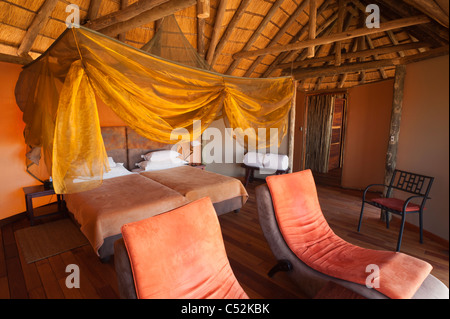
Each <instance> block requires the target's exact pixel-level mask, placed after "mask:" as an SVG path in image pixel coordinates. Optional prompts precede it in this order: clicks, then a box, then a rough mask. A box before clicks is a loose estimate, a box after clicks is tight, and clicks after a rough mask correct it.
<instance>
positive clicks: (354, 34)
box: [233, 15, 430, 59]
mask: <svg viewBox="0 0 450 319" xmlns="http://www.w3.org/2000/svg"><path fill="white" fill-rule="evenodd" d="M429 22H430V19H429V18H428V17H427V16H424V15H422V16H416V17H410V18H404V19H398V20H393V21H389V22H386V23H383V24H381V26H380V28H373V29H368V28H361V29H355V30H351V31H347V32H341V33H335V34H332V35H330V36H327V37H322V38H317V39H315V40H307V41H303V42H299V43H293V44H288V45H283V46H273V47H269V48H266V49H261V50H253V51H241V52H238V53H235V54H234V55H233V58H234V59H238V58H249V57H254V56H261V55H267V54H278V53H280V52H285V51H292V50H300V49H304V48H308V47H310V46H316V45H321V44H329V43H333V42H336V41H345V40H348V39H353V38H358V37H362V36H365V35H368V34H375V33H379V32H384V31H388V30H394V29H400V28H404V27H409V26H413V25H419V24H424V23H429Z"/></svg>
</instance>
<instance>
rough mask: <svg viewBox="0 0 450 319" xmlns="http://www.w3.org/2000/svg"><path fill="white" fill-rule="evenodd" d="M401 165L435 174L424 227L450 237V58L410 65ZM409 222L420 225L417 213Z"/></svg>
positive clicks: (407, 70)
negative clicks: (449, 234) (449, 216)
mask: <svg viewBox="0 0 450 319" xmlns="http://www.w3.org/2000/svg"><path fill="white" fill-rule="evenodd" d="M406 72H407V74H406V80H405V91H404V94H405V95H404V99H403V112H402V122H401V126H400V137H399V147H398V155H397V168H399V169H400V168H401V169H404V170H410V171H413V172H417V173H419V174H424V175H430V176H434V177H435V181H434V184H433V187H432V189H431V194H430V197H431V198H432V199H431V200H430V201H428V202H427V206H426V211H425V214H424V228H425V229H426V230H428V231H430V232H431V233H433V234H436V235H438V236H439V237H442V238H444V239H446V240H448V239H449V236H448V233H449V218H448V215H449V199H448V198H449V57H448V56H445V57H441V58H436V59H432V60H427V61H422V62H418V63H413V64H410V65H408V66H407V69H406ZM408 217H410V218H408V219H407V221H408V222H410V223H413V224H416V225H418V218H417V216H416V215H414V216H413V215H411V216H408Z"/></svg>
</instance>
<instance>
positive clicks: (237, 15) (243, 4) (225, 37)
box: [210, 0, 251, 66]
mask: <svg viewBox="0 0 450 319" xmlns="http://www.w3.org/2000/svg"><path fill="white" fill-rule="evenodd" d="M250 2H251V0H242V2H241V3H240V4H239V7H238V8H237V10H236V12H235V13H234V15H233V18H231V21H230V22H229V23H228V25H227V28H226V29H225V32H224V33H223V34H222V37H221V38H220V40H219V42H218V43H217V46H216V50H215V51H214V56H213V58H212V59H211V63H210V65H211V66H213V65H214V64H216V61H217V57H218V56H219V55H220V53H221V52H222V50H223V48H224V47H225V45H226V43H227V41H228V39H229V38H230V36H231V33H232V32H233V30H234V28H235V27H236V25H237V24H238V22H239V21H240V20H241V18H242V16H243V15H244V13H245V9H246V8H247V7H248V5H249V4H250Z"/></svg>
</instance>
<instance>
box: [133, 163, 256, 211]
mask: <svg viewBox="0 0 450 319" xmlns="http://www.w3.org/2000/svg"><path fill="white" fill-rule="evenodd" d="M140 174H141V175H142V176H145V177H147V178H149V179H152V180H154V181H156V182H158V183H161V184H163V185H165V186H167V187H169V188H171V189H173V190H175V191H177V192H178V193H180V194H181V195H183V196H185V197H186V198H187V199H188V200H189V201H194V200H197V199H201V198H203V197H209V198H210V199H211V201H212V202H213V203H219V202H222V201H225V200H228V199H231V198H235V197H242V205H244V204H245V203H246V201H247V199H248V194H247V191H246V190H245V187H244V185H242V183H241V181H239V180H238V179H236V178H233V177H229V176H223V175H220V174H216V173H213V172H208V171H204V170H201V169H199V168H195V167H192V166H180V167H175V168H170V169H165V170H160V171H146V172H142V173H140Z"/></svg>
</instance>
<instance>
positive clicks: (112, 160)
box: [108, 157, 116, 168]
mask: <svg viewBox="0 0 450 319" xmlns="http://www.w3.org/2000/svg"><path fill="white" fill-rule="evenodd" d="M108 163H109V167H110V168H113V167H116V162H114V159H113V158H112V157H108Z"/></svg>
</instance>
